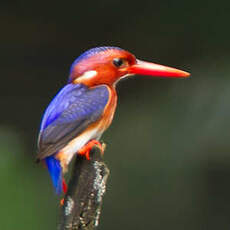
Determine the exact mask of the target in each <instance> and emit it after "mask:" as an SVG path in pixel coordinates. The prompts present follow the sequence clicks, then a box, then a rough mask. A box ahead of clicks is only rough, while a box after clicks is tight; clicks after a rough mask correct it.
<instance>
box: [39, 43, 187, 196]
mask: <svg viewBox="0 0 230 230" xmlns="http://www.w3.org/2000/svg"><path fill="white" fill-rule="evenodd" d="M135 74H140V75H149V76H159V77H176V78H186V77H188V76H189V75H190V74H189V73H187V72H185V71H182V70H178V69H175V68H171V67H167V66H162V65H158V64H154V63H149V62H145V61H140V60H138V59H136V57H135V56H134V55H133V54H131V53H130V52H128V51H126V50H123V49H121V48H118V47H112V46H110V47H109V46H108V47H97V48H93V49H90V50H88V51H86V52H84V53H83V54H82V55H80V56H79V57H78V58H77V59H76V60H75V61H74V62H73V64H72V66H71V68H70V74H69V79H68V83H67V84H66V85H65V86H64V87H63V88H62V89H61V90H60V91H59V93H58V94H57V95H56V96H55V98H54V99H53V100H52V101H51V103H50V104H49V106H48V107H47V109H46V111H45V113H44V116H43V119H42V122H41V127H40V133H39V137H38V154H37V161H41V160H42V161H45V163H46V165H47V168H48V171H49V173H50V176H51V179H52V182H53V185H54V187H55V190H56V192H57V193H58V194H60V193H61V192H62V191H65V190H66V185H65V182H64V179H63V175H64V173H65V172H66V171H67V169H68V164H69V163H70V161H71V159H72V158H73V156H74V155H76V154H80V155H84V156H85V157H86V158H87V159H88V160H90V156H89V154H90V150H91V149H92V148H93V147H94V146H97V147H99V148H100V150H101V152H102V153H103V151H104V148H103V145H102V144H101V143H100V142H99V139H100V137H101V136H102V134H103V132H104V131H105V130H106V129H107V128H108V127H109V126H110V124H111V122H112V120H113V116H114V112H115V109H116V105H117V93H116V84H117V82H118V81H119V80H120V79H122V78H126V77H128V76H131V75H135Z"/></svg>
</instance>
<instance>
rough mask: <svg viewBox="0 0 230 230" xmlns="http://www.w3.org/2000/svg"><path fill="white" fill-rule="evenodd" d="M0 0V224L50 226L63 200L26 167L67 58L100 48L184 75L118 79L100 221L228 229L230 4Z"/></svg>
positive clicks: (104, 225)
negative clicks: (113, 49)
mask: <svg viewBox="0 0 230 230" xmlns="http://www.w3.org/2000/svg"><path fill="white" fill-rule="evenodd" d="M0 4H1V5H0V15H1V20H0V25H1V26H0V27H1V36H0V47H1V52H0V59H1V70H0V71H1V84H0V108H1V113H0V157H1V160H0V181H1V190H0V197H1V209H0V225H1V229H4V230H12V229H23V230H27V229H33V230H38V229H39V230H40V229H44V230H46V229H47V230H50V229H56V225H57V223H58V219H59V216H58V209H59V199H60V198H58V197H56V196H55V195H54V191H53V188H52V185H51V181H50V178H49V176H48V172H47V170H46V169H45V168H43V167H42V166H41V165H36V164H35V163H34V158H35V154H36V138H37V133H38V130H39V123H40V119H41V116H42V113H43V111H44V109H45V107H46V106H47V105H48V103H49V102H50V100H51V98H52V97H53V96H54V95H55V94H56V92H57V91H58V90H59V89H60V88H61V87H62V86H63V85H64V84H65V83H66V80H67V77H68V71H69V67H70V65H71V63H72V62H73V60H74V59H75V58H76V57H77V56H78V55H80V54H81V53H82V52H83V51H85V50H87V49H88V48H91V47H95V46H102V45H113V46H120V47H122V48H125V49H127V50H129V51H132V52H133V53H134V54H135V55H136V56H137V57H138V58H140V59H143V60H149V61H154V62H157V63H161V64H165V65H169V66H174V67H177V68H181V69H184V70H187V71H190V72H191V73H192V78H190V79H187V80H184V79H149V78H148V77H141V76H139V77H134V78H132V79H129V80H126V81H122V82H121V83H119V84H118V87H117V90H118V94H119V103H118V108H117V112H116V116H115V119H114V122H113V124H112V126H111V127H110V129H109V130H108V131H107V132H106V133H105V135H104V136H103V140H104V141H105V142H106V143H107V149H106V153H105V160H106V162H107V164H108V166H109V168H110V170H111V175H110V178H109V181H108V187H107V193H106V196H105V198H104V203H103V209H102V216H101V220H100V226H99V229H101V230H105V229H110V230H117V229H126V230H129V229H130V230H131V229H132V230H134V229H135V230H136V229H137V230H139V229H161V230H167V229H177V230H184V229H187V230H190V229H191V230H195V229H196V230H198V229H202V230H203V229H209V230H212V229H213V230H214V229H229V227H230V195H229V194H230V140H229V139H230V133H229V130H230V121H229V117H230V78H229V76H230V65H229V59H230V52H229V51H230V49H229V40H230V30H229V20H230V16H229V9H230V2H229V1H218V2H217V1H213V0H211V1H208V0H204V1H198V0H194V1H182V0H177V1H169V0H168V1H166V0H165V1H146V0H142V1H137V0H133V1H120V0H117V1H114V0H101V1H91V0H85V1H77V0H75V1H72V0H71V1H66V2H65V1H43V0H40V1H29V0H24V1H23V0H18V1H4V0H3V1H1V3H0Z"/></svg>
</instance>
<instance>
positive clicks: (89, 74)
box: [77, 70, 97, 80]
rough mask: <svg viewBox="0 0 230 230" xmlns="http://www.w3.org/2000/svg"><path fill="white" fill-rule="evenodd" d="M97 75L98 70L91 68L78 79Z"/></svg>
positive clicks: (86, 78)
mask: <svg viewBox="0 0 230 230" xmlns="http://www.w3.org/2000/svg"><path fill="white" fill-rule="evenodd" d="M96 75H97V71H95V70H89V71H86V72H85V73H83V74H82V75H81V76H80V77H78V78H77V80H88V79H91V78H93V77H95V76H96Z"/></svg>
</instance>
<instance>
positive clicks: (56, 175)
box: [45, 156, 62, 194]
mask: <svg viewBox="0 0 230 230" xmlns="http://www.w3.org/2000/svg"><path fill="white" fill-rule="evenodd" d="M45 161H46V165H47V167H48V170H49V173H50V176H51V179H52V182H53V185H54V187H55V190H56V193H57V194H61V193H62V168H61V165H60V162H59V161H58V160H57V159H55V158H54V157H53V156H50V157H47V158H45Z"/></svg>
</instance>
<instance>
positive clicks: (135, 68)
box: [129, 60, 190, 78]
mask: <svg viewBox="0 0 230 230" xmlns="http://www.w3.org/2000/svg"><path fill="white" fill-rule="evenodd" d="M129 73H130V74H140V75H149V76H155V77H175V78H180V77H188V76H189V75H190V73H187V72H185V71H182V70H179V69H175V68H171V67H168V66H163V65H158V64H154V63H150V62H145V61H140V60H137V63H136V64H133V65H132V66H130V67H129Z"/></svg>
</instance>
